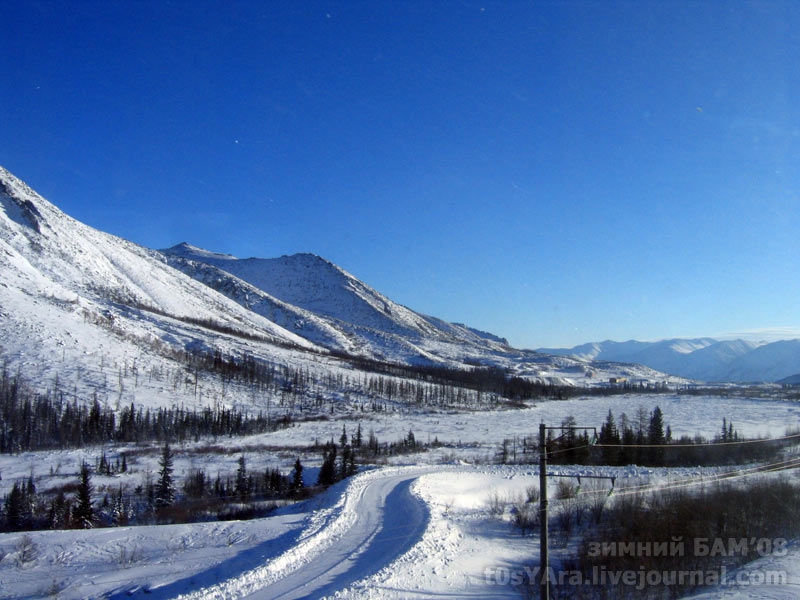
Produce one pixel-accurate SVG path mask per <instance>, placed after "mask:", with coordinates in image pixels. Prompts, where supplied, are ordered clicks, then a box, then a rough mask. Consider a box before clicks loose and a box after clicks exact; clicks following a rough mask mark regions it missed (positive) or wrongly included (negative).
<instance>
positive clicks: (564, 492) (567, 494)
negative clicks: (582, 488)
mask: <svg viewBox="0 0 800 600" xmlns="http://www.w3.org/2000/svg"><path fill="white" fill-rule="evenodd" d="M577 493H578V486H576V485H575V484H574V483H573V482H572V481H570V480H569V479H559V480H558V481H557V482H556V491H555V497H556V499H557V500H565V499H567V498H574V497H575V496H576V495H577Z"/></svg>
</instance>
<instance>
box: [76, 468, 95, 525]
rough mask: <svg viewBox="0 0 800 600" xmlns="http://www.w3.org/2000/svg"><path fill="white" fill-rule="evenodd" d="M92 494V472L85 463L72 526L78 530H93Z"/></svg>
mask: <svg viewBox="0 0 800 600" xmlns="http://www.w3.org/2000/svg"><path fill="white" fill-rule="evenodd" d="M92 492H94V487H93V486H92V471H91V469H90V468H89V465H88V464H86V463H85V462H84V463H81V480H80V483H79V484H78V492H77V494H76V496H75V509H74V510H73V511H72V521H73V522H72V525H73V527H75V528H77V529H91V528H92V527H93V525H94V507H93V506H92Z"/></svg>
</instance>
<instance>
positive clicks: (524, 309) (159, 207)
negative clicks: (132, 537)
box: [0, 0, 800, 347]
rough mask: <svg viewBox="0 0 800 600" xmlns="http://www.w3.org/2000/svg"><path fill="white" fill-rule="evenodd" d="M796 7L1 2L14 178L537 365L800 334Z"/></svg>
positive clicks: (145, 231)
mask: <svg viewBox="0 0 800 600" xmlns="http://www.w3.org/2000/svg"><path fill="white" fill-rule="evenodd" d="M798 65H800V2H795V1H786V2H772V1H769V0H757V1H753V2H737V1H731V2H716V1H711V0H709V1H708V2H662V1H659V2H649V1H646V0H645V1H638V0H637V1H632V2H621V3H620V2H612V1H607V0H599V1H597V2H533V1H531V2H489V1H487V2H471V1H455V0H453V1H448V0H423V1H419V2H403V1H399V2H391V3H390V2H374V1H372V0H369V1H364V2H308V1H303V2H294V1H288V0H287V1H285V2H277V1H273V2H270V1H255V0H253V1H244V2H242V1H239V2H231V1H219V2H207V1H202V0H193V1H172V2H167V1H165V0H158V1H146V0H145V1H136V2H134V1H128V2H124V1H119V2H107V1H101V2H85V1H81V0H69V1H63V2H52V1H46V0H42V1H33V0H31V1H28V2H20V1H15V0H3V1H2V2H0V164H2V165H3V166H5V167H6V168H8V169H9V170H11V171H12V172H14V173H15V174H16V175H18V176H19V177H21V178H22V179H24V180H25V181H27V182H28V183H29V184H30V185H31V186H32V187H34V189H36V190H37V191H39V192H40V193H42V194H43V195H44V196H45V197H46V198H48V199H49V200H51V201H52V202H54V203H55V204H56V205H58V206H59V207H61V208H62V209H63V210H65V211H66V212H68V213H69V214H71V215H72V216H74V217H76V218H78V219H80V220H82V221H84V222H86V223H88V224H90V225H92V226H94V227H97V228H99V229H103V230H105V231H109V232H111V233H114V234H116V235H119V236H122V237H125V238H127V239H130V240H133V241H135V242H138V243H140V244H143V245H145V246H149V247H155V248H162V247H166V246H171V245H173V244H175V243H178V242H181V241H188V242H190V243H192V244H195V245H198V246H202V247H205V248H207V249H210V250H215V251H219V252H228V253H231V254H235V255H237V256H240V257H249V256H261V257H274V256H280V255H283V254H291V253H295V252H313V253H315V254H319V255H321V256H323V257H325V258H327V259H329V260H331V261H333V262H334V263H336V264H338V265H340V266H341V267H343V268H345V269H346V270H348V271H350V272H351V273H353V274H354V275H356V276H357V277H359V278H360V279H362V280H364V281H365V282H366V283H368V284H370V285H372V286H373V287H375V288H377V289H378V290H379V291H381V292H383V293H384V294H386V295H388V296H389V297H391V298H392V299H394V300H396V301H398V302H400V303H402V304H405V305H407V306H409V307H411V308H413V309H415V310H418V311H420V312H424V313H427V314H432V315H435V316H438V317H441V318H444V319H447V320H450V321H459V322H466V323H467V324H469V325H471V326H474V327H478V328H481V329H486V330H489V331H492V332H494V333H497V334H499V335H503V336H506V337H507V338H508V339H509V340H510V341H511V342H512V343H513V344H515V345H517V346H522V347H540V346H571V345H574V344H578V343H581V342H587V341H595V340H603V339H609V338H610V339H616V340H624V339H629V338H637V339H659V338H666V337H673V336H699V335H717V334H722V333H729V332H740V331H745V330H753V329H761V328H771V327H794V328H796V330H797V331H800V310H798V309H799V308H800V242H799V241H798V240H799V239H800V197H799V196H798V194H799V193H800V171H799V169H800V70H798V69H799V68H800V67H798Z"/></svg>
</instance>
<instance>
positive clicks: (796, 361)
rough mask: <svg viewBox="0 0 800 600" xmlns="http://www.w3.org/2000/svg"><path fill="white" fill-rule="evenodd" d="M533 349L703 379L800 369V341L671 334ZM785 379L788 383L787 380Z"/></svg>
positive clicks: (779, 374) (753, 377)
mask: <svg viewBox="0 0 800 600" xmlns="http://www.w3.org/2000/svg"><path fill="white" fill-rule="evenodd" d="M537 351H539V352H542V353H547V354H553V355H557V356H573V357H575V358H581V359H583V360H611V361H622V362H635V363H639V364H643V365H647V366H649V367H651V368H653V369H656V370H659V371H663V372H665V373H670V374H672V375H676V376H679V377H686V378H687V379H693V380H700V381H707V382H732V383H759V382H781V381H784V380H787V378H791V377H792V376H796V375H797V374H798V373H800V340H797V339H794V340H778V341H773V342H753V341H748V340H744V339H733V340H728V339H723V340H720V339H715V338H710V337H704V338H670V339H665V340H657V341H653V342H642V341H638V340H628V341H626V342H616V341H613V340H605V341H603V342H589V343H585V344H580V345H578V346H574V347H572V348H539V349H538V350H537ZM787 382H788V381H787Z"/></svg>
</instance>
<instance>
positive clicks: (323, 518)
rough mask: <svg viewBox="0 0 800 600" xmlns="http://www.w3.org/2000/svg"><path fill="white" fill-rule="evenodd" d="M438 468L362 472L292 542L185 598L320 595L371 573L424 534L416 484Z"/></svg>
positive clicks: (275, 599) (279, 599)
mask: <svg viewBox="0 0 800 600" xmlns="http://www.w3.org/2000/svg"><path fill="white" fill-rule="evenodd" d="M433 471H434V469H431V468H430V467H426V468H413V467H411V468H407V469H388V470H386V471H373V472H370V473H366V474H364V475H361V476H358V477H356V478H355V480H353V481H352V482H351V483H350V484H349V485H348V486H347V488H346V489H345V491H344V494H343V496H342V498H341V500H340V501H339V502H338V503H337V504H336V505H335V506H334V507H332V508H330V509H326V510H325V511H321V512H322V513H323V514H321V515H320V516H319V518H318V519H317V520H316V522H312V523H311V524H310V525H309V527H308V528H307V530H306V531H305V532H304V533H303V534H302V535H301V536H300V539H299V540H298V542H297V544H295V546H294V547H292V548H291V549H288V550H287V551H286V552H284V553H283V554H281V555H279V556H277V557H275V558H273V559H272V560H270V561H269V562H268V563H267V564H266V565H264V566H262V567H259V568H257V569H254V570H252V571H248V572H245V573H240V574H238V575H236V576H234V577H232V578H230V579H228V580H226V581H222V582H220V583H218V584H217V585H215V586H213V587H211V588H207V589H205V590H201V591H198V592H196V593H194V594H189V595H187V596H185V597H186V598H193V599H200V598H202V599H211V598H213V599H219V598H225V599H226V600H228V599H232V598H249V599H252V600H297V599H301V598H321V597H323V596H327V595H331V594H333V593H335V592H336V591H338V590H342V589H344V588H346V587H347V586H349V585H350V584H352V583H355V582H356V581H358V580H360V579H362V578H364V577H367V576H369V575H372V574H373V573H375V572H377V571H378V570H380V569H382V568H383V567H385V566H386V565H388V564H389V563H391V562H392V561H393V560H395V559H396V558H398V557H399V556H401V555H402V554H403V553H405V552H406V551H407V550H409V549H410V548H411V547H412V546H413V545H414V544H415V543H417V542H418V541H419V540H420V539H421V538H422V535H423V533H424V532H425V529H426V527H427V524H428V518H429V513H428V509H427V506H426V505H425V503H424V502H423V501H422V500H421V499H420V498H418V497H417V496H415V495H414V494H413V493H412V492H411V485H412V483H413V482H414V480H415V479H416V478H418V477H420V476H421V475H423V474H425V473H430V472H433ZM312 521H314V520H313V519H312Z"/></svg>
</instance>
